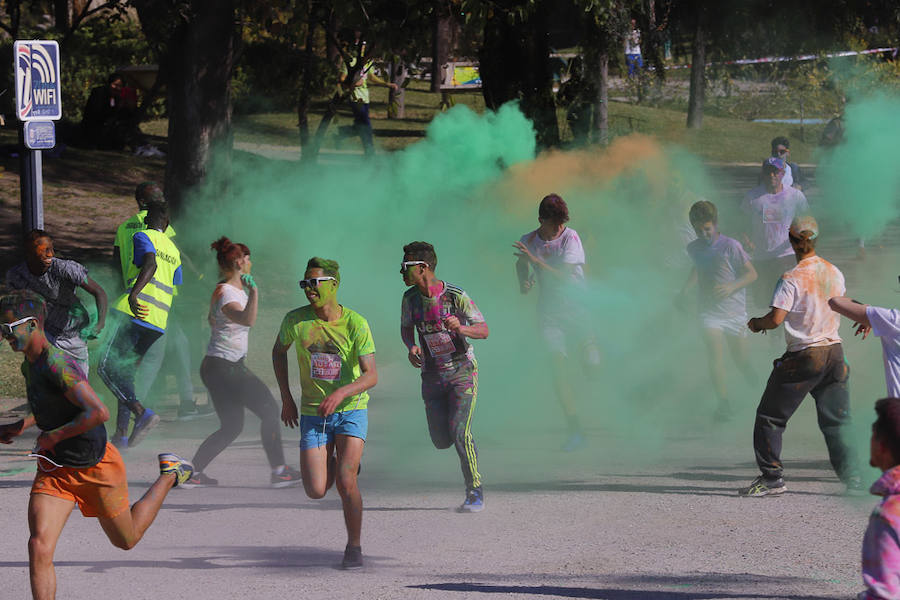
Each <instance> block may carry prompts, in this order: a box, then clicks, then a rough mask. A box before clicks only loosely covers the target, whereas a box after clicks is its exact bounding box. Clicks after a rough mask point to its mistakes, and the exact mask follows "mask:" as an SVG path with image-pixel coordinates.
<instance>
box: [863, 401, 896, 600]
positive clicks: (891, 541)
mask: <svg viewBox="0 0 900 600" xmlns="http://www.w3.org/2000/svg"><path fill="white" fill-rule="evenodd" d="M875 413H876V414H877V415H878V417H877V418H876V419H875V422H874V423H873V424H872V440H871V444H870V456H869V464H870V465H872V466H873V467H875V468H876V469H881V471H882V475H881V477H879V478H878V481H876V482H875V483H874V484H872V487H871V488H870V489H869V491H870V492H871V493H872V494H874V495H876V496H881V497H882V499H881V502H880V503H879V504H878V506H876V507H875V510H873V511H872V514H871V516H870V517H869V526H868V527H866V534H865V536H864V537H863V543H862V579H863V584H864V585H865V586H866V590H865V591H864V592H862V593H860V594H859V596H857V598H858V599H859V600H885V599H889V598H900V398H882V399H881V400H879V401H878V402H876V403H875Z"/></svg>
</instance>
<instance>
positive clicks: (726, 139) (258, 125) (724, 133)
mask: <svg viewBox="0 0 900 600" xmlns="http://www.w3.org/2000/svg"><path fill="white" fill-rule="evenodd" d="M370 91H371V95H372V105H371V110H372V117H373V118H372V126H373V128H374V129H375V132H376V141H377V143H378V144H379V145H380V146H381V147H382V148H384V149H385V150H397V149H401V148H404V147H406V146H407V145H409V144H412V143H415V142H416V141H419V140H421V139H422V137H424V132H425V129H426V127H427V126H428V123H429V122H430V121H431V119H433V118H434V117H435V116H436V115H437V114H438V113H439V108H438V105H439V102H440V95H439V94H433V93H431V92H429V91H428V90H427V84H426V83H425V82H421V81H413V82H412V83H411V85H410V86H409V88H408V89H407V93H406V117H405V118H404V119H393V120H389V119H387V118H386V114H387V105H386V100H387V90H386V89H384V88H379V87H372V88H370ZM616 94H617V92H616V91H611V95H616ZM453 100H454V101H455V102H456V103H457V104H464V105H467V106H469V107H470V108H472V109H473V110H476V111H483V110H484V100H483V98H482V96H481V95H480V94H478V93H465V94H457V95H454V96H453ZM711 107H712V104H711ZM323 110H324V101H319V102H317V103H316V104H315V105H314V108H313V110H312V111H311V114H310V117H309V119H310V131H311V132H313V133H314V132H315V130H316V128H317V127H318V125H319V122H320V121H321V117H322V112H323ZM709 112H710V113H713V114H715V113H716V112H719V114H721V111H716V110H710V111H709ZM557 116H558V119H559V123H560V130H561V133H562V136H563V140H564V141H569V140H570V139H571V133H570V132H569V130H568V127H567V125H566V121H565V111H564V110H562V109H560V110H559V111H558V113H557ZM686 118H687V117H686V114H685V112H683V111H681V110H677V109H673V108H654V107H650V106H644V105H637V104H631V103H628V102H616V101H613V102H610V104H609V128H610V135H611V136H612V137H616V136H621V135H628V134H631V133H641V134H646V135H652V136H655V137H657V138H659V139H660V140H662V141H664V142H666V143H673V144H679V145H681V146H683V147H685V148H686V149H688V150H690V151H691V152H693V153H695V154H697V155H698V156H700V157H702V158H703V159H705V160H707V161H712V162H753V163H755V162H759V161H760V160H762V158H763V157H765V156H766V155H767V154H768V149H769V141H770V140H771V139H772V138H773V137H775V136H777V135H786V136H788V138H790V140H791V158H792V160H794V161H797V162H811V161H812V160H814V157H813V153H814V150H815V145H816V141H817V140H818V138H819V136H820V134H821V131H822V128H823V127H824V126H823V125H815V126H810V125H806V126H804V127H803V128H802V130H801V128H800V126H799V125H784V124H772V123H753V122H751V121H748V120H741V119H737V118H728V117H724V116H712V114H710V115H707V116H706V117H705V118H704V121H703V128H702V129H700V130H688V129H687V128H686V127H685V122H686ZM352 122H353V120H352V117H351V116H350V111H349V108H346V107H342V108H341V110H340V111H339V113H338V117H337V118H336V119H335V120H334V122H333V123H332V125H331V127H330V128H329V131H328V133H327V134H326V136H325V140H324V143H323V146H322V147H323V149H324V150H361V149H362V147H361V145H360V143H359V140H358V138H355V137H352V136H350V137H344V138H343V139H341V135H340V133H341V129H340V127H341V126H346V125H350V124H351V123H352ZM166 127H167V125H166V122H165V121H152V122H149V123H146V124H144V127H143V128H144V131H146V132H147V133H151V134H154V135H160V136H165V135H166ZM234 138H235V142H237V143H247V144H267V145H274V146H291V147H297V146H299V137H298V129H297V115H296V113H292V112H282V113H265V114H249V115H237V116H235V118H234Z"/></svg>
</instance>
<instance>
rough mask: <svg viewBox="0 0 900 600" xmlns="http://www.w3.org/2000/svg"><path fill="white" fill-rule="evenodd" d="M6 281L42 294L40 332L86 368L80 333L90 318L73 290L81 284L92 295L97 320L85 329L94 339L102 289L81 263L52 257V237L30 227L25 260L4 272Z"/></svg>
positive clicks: (100, 322) (101, 319)
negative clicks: (44, 310) (44, 313)
mask: <svg viewBox="0 0 900 600" xmlns="http://www.w3.org/2000/svg"><path fill="white" fill-rule="evenodd" d="M6 284H7V285H8V286H9V287H11V288H13V289H16V290H25V289H27V290H31V291H33V292H37V293H38V294H40V295H41V297H43V298H44V302H46V306H47V319H46V323H45V326H44V332H45V333H46V335H47V339H48V340H50V343H51V344H53V345H54V346H56V347H57V348H58V349H60V350H62V351H63V352H65V353H67V354H69V355H71V356H72V357H73V358H74V359H75V360H76V361H77V362H78V366H79V367H81V370H82V371H83V372H84V373H85V375H87V373H88V371H89V367H90V365H89V361H88V358H89V357H88V347H87V343H86V341H85V339H84V338H82V335H84V333H83V332H84V330H85V329H87V328H88V327H89V326H90V322H91V318H90V315H88V312H87V310H85V308H84V306H83V305H82V304H81V301H80V300H79V299H78V296H77V295H76V294H75V289H76V288H79V287H80V288H81V289H83V290H84V291H86V292H87V293H89V294H90V295H91V296H93V297H94V302H95V303H96V305H97V322H96V324H95V325H94V327H93V329H91V330H90V331H89V332H87V336H86V337H87V339H89V340H92V339H96V338H97V336H99V335H100V332H101V331H103V327H104V326H105V325H106V306H107V299H106V292H105V291H103V288H102V287H100V284H98V283H97V282H96V281H94V280H93V279H91V278H90V277H88V270H87V268H85V267H84V265H82V264H80V263H77V262H75V261H74V260H63V259H61V258H57V257H56V253H55V251H54V249H53V239H52V238H51V237H50V234H48V233H47V232H46V231H44V230H42V229H32V230H31V231H30V232H28V235H26V236H25V262H23V263H20V264H18V265H16V266H15V267H13V268H11V269H10V270H9V271H7V272H6Z"/></svg>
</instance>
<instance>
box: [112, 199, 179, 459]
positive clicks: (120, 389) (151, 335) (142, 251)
mask: <svg viewBox="0 0 900 600" xmlns="http://www.w3.org/2000/svg"><path fill="white" fill-rule="evenodd" d="M145 222H146V224H147V229H146V230H144V231H138V232H136V233H135V234H134V235H133V236H132V241H131V244H132V250H133V259H132V265H133V266H131V267H130V269H131V270H130V271H129V273H128V284H127V288H128V289H127V290H126V291H125V293H124V294H122V296H120V297H119V299H118V300H117V301H116V302H115V304H114V305H113V308H114V309H115V311H114V313H115V316H116V319H115V324H114V326H113V332H112V334H111V336H110V341H109V342H108V343H107V345H106V347H105V348H104V349H103V352H102V356H101V358H100V366H99V367H98V369H97V370H98V373H99V374H100V377H101V378H102V379H103V381H104V383H106V385H107V387H109V389H110V391H111V392H112V393H113V394H114V395H115V396H116V398H117V399H118V401H119V411H118V416H117V418H116V431H115V434H114V435H113V439H112V443H113V444H114V445H115V446H117V447H120V448H124V447H126V446H127V447H129V448H133V447H134V446H136V445H138V444H139V443H140V442H141V440H143V439H144V437H146V435H147V434H148V433H149V432H150V430H151V429H153V428H154V427H156V425H158V424H159V415H157V414H156V413H155V412H154V411H152V410H150V409H148V408H145V407H144V406H143V405H141V403H140V402H139V401H138V400H137V397H136V396H135V392H134V373H135V369H136V368H137V366H138V365H139V364H140V362H141V359H142V358H143V357H144V354H146V352H147V350H148V349H149V348H150V346H151V345H152V344H153V342H155V341H156V340H158V339H159V338H160V337H161V336H162V335H163V334H164V333H165V332H166V325H167V323H168V320H169V310H170V309H171V307H172V298H173V296H174V294H175V286H176V285H180V284H181V278H182V275H181V253H180V252H179V251H178V248H176V247H175V244H173V243H172V240H170V239H169V237H168V236H167V235H166V234H165V233H164V231H165V230H166V228H167V227H168V226H169V216H168V213H167V211H166V206H165V204H163V203H160V202H151V203H149V205H148V207H147V217H146V219H145ZM132 413H134V418H135V421H134V428H133V429H132V431H131V435H130V436H129V435H128V424H129V421H130V419H131V414H132Z"/></svg>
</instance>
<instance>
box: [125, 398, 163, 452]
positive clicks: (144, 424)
mask: <svg viewBox="0 0 900 600" xmlns="http://www.w3.org/2000/svg"><path fill="white" fill-rule="evenodd" d="M157 425H159V415H158V414H156V413H155V412H153V411H152V410H150V409H149V408H145V409H144V414H142V415H141V418H140V419H138V420H137V421H135V422H134V427H133V428H132V430H131V437H130V438H128V447H129V448H134V447H135V446H137V445H138V444H140V443H141V442H142V441H144V438H145V437H147V434H148V433H150V430H152V429H153V428H154V427H156V426H157Z"/></svg>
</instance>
